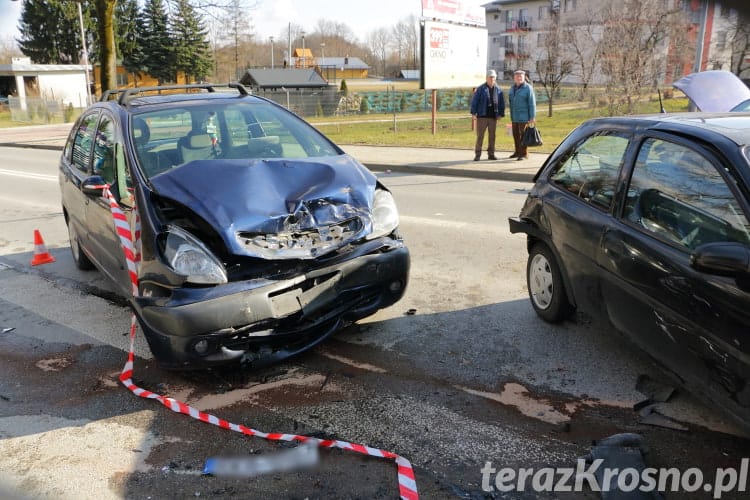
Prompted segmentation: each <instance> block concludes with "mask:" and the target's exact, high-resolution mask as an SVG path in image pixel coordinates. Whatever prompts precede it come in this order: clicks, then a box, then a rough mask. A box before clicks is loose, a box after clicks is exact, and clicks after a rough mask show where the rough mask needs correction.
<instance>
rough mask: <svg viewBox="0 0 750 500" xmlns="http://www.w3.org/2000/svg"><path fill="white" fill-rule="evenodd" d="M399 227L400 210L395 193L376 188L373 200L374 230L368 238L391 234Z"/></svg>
mask: <svg viewBox="0 0 750 500" xmlns="http://www.w3.org/2000/svg"><path fill="white" fill-rule="evenodd" d="M397 227H398V210H397V209H396V201H395V200H394V199H393V195H391V193H389V192H388V191H386V190H384V189H376V190H375V197H374V199H373V202H372V232H371V233H370V234H368V235H367V239H368V240H372V239H375V238H380V237H381V236H386V235H388V234H391V233H392V232H393V230H394V229H396V228H397Z"/></svg>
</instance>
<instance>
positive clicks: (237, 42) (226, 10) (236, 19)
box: [204, 0, 257, 79]
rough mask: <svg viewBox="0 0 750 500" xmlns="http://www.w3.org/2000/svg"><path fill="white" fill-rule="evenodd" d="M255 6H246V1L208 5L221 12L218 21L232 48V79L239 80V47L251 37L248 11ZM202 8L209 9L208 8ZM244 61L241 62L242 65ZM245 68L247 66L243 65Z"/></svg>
mask: <svg viewBox="0 0 750 500" xmlns="http://www.w3.org/2000/svg"><path fill="white" fill-rule="evenodd" d="M256 5H257V4H255V3H253V4H252V6H249V5H248V2H247V1H246V0H229V1H228V2H226V3H224V4H221V5H210V7H212V8H218V9H220V11H223V12H222V13H221V14H220V16H219V19H220V21H221V22H222V24H223V25H224V33H225V34H226V35H227V36H228V40H229V41H230V43H231V44H232V45H233V47H234V74H233V75H232V78H233V79H234V78H240V77H241V76H242V75H241V73H242V70H241V69H240V66H241V64H240V54H241V53H243V51H242V50H241V47H242V46H243V45H244V44H246V43H247V42H249V41H250V40H251V39H252V37H253V34H252V28H253V26H252V24H251V18H250V16H249V15H248V10H249V9H252V8H255V6H256ZM204 8H209V7H208V6H206V7H204ZM244 62H245V61H243V63H244ZM244 65H245V66H247V64H244Z"/></svg>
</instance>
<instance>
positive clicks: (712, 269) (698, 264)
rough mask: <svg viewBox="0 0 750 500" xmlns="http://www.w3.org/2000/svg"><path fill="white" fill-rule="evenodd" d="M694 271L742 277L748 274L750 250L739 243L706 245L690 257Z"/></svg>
mask: <svg viewBox="0 0 750 500" xmlns="http://www.w3.org/2000/svg"><path fill="white" fill-rule="evenodd" d="M690 266H691V267H692V268H693V269H695V270H696V271H699V272H702V273H707V274H716V275H718V276H742V275H747V274H748V273H750V248H748V247H747V246H746V245H743V244H741V243H730V242H719V243H706V244H705V245H701V246H699V247H698V248H696V249H695V250H694V251H693V253H692V254H691V255H690Z"/></svg>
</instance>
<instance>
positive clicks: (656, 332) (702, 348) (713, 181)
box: [599, 136, 750, 411]
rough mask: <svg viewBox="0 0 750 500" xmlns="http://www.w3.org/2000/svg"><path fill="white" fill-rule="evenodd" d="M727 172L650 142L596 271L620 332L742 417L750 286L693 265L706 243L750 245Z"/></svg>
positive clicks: (702, 154)
mask: <svg viewBox="0 0 750 500" xmlns="http://www.w3.org/2000/svg"><path fill="white" fill-rule="evenodd" d="M728 172H731V169H730V168H728V167H727V166H726V165H723V164H722V162H721V160H720V159H719V158H718V157H716V156H714V155H713V154H711V153H710V152H709V151H707V150H705V149H703V148H701V147H700V146H698V145H697V143H696V142H688V141H686V140H683V139H674V138H671V137H669V136H653V137H648V138H646V139H645V140H644V141H643V142H642V143H641V145H640V148H639V151H638V154H637V157H636V159H635V163H634V166H633V169H632V173H631V176H630V181H629V185H628V190H627V194H626V195H625V197H624V199H623V203H622V212H621V215H620V217H619V218H618V220H617V221H616V222H615V223H614V224H612V225H611V227H610V228H609V229H608V230H607V231H605V233H604V235H603V237H602V242H601V253H600V257H599V264H600V266H601V267H602V268H603V269H604V270H605V272H604V274H603V280H602V291H603V297H604V299H605V300H604V301H605V304H606V307H607V310H608V314H609V317H610V319H611V321H612V323H613V324H614V325H615V326H616V327H617V328H618V329H620V330H621V331H623V332H625V333H626V334H628V335H629V336H631V337H632V338H633V340H635V341H636V343H638V344H639V345H640V346H641V347H643V348H644V349H645V350H646V351H647V352H649V353H650V354H652V355H653V356H654V357H656V358H657V359H659V360H660V361H662V362H663V363H664V364H665V365H666V366H667V367H669V368H670V369H671V370H673V371H674V372H676V373H678V374H679V375H680V376H681V377H682V378H683V379H686V380H688V382H689V383H691V384H692V385H693V386H694V387H696V388H699V389H700V388H702V389H703V390H704V392H707V393H708V394H707V395H708V396H709V397H712V398H714V400H717V399H720V400H722V401H725V402H729V404H730V406H731V405H736V408H734V411H743V410H742V408H744V411H747V410H750V388H749V387H748V384H749V383H750V374H749V373H748V366H750V338H749V334H748V330H747V325H749V324H750V294H749V293H748V292H749V291H750V289H749V288H748V287H747V286H746V285H745V284H744V283H743V280H742V279H740V280H738V279H735V278H734V277H727V276H718V275H712V274H708V273H703V272H699V271H697V270H696V269H694V268H693V267H691V255H692V254H693V253H694V252H695V251H696V249H698V248H701V247H702V245H705V244H709V243H716V242H734V243H738V244H741V245H750V223H748V218H747V210H746V209H747V205H746V203H745V202H744V201H743V200H742V198H741V197H740V196H739V195H740V191H739V190H738V188H737V183H736V181H735V180H734V179H732V178H731V177H730V176H729V175H730V174H729V173H728ZM738 408H739V409H738Z"/></svg>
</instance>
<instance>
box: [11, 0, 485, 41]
mask: <svg viewBox="0 0 750 500" xmlns="http://www.w3.org/2000/svg"><path fill="white" fill-rule="evenodd" d="M248 1H249V2H252V1H253V0H248ZM256 1H257V7H256V8H255V9H252V10H250V11H248V15H249V16H250V18H251V23H252V25H253V28H254V29H253V31H254V33H255V34H256V36H257V37H258V39H259V40H263V41H265V40H267V39H268V37H269V36H274V37H277V36H279V34H280V33H281V32H282V30H286V29H287V26H288V24H289V23H290V22H291V23H294V24H297V25H300V26H302V28H303V29H304V30H306V31H309V32H312V31H313V29H314V28H315V25H316V24H317V22H318V19H329V20H331V21H337V22H341V23H344V24H346V25H348V26H349V27H350V28H351V29H352V31H354V33H355V34H356V35H357V37H358V38H359V39H360V41H364V39H365V37H366V36H367V33H369V32H370V31H373V30H375V29H377V28H381V27H388V28H390V27H391V26H393V25H395V24H396V23H397V22H398V21H400V20H401V19H403V18H405V17H407V16H409V15H412V14H413V15H414V16H416V17H417V18H419V16H420V15H421V13H422V2H421V0H375V1H372V0H370V1H367V2H362V1H361V0H360V1H357V2H354V1H352V0H316V1H310V0H256ZM487 2H488V0H480V1H473V0H463V3H464V4H465V5H467V6H480V5H483V4H485V3H487ZM20 13H21V2H20V1H17V2H14V1H11V0H0V39H2V40H7V39H12V38H16V37H18V31H17V29H16V26H17V24H18V17H19V16H20Z"/></svg>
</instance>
